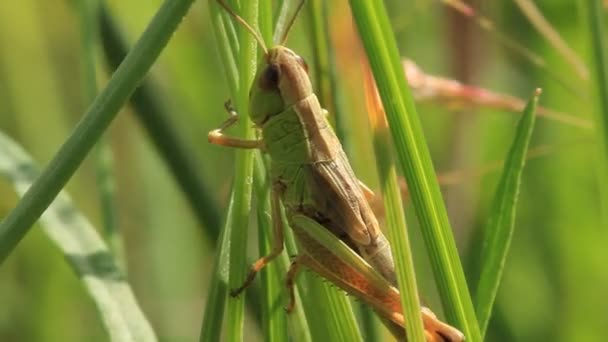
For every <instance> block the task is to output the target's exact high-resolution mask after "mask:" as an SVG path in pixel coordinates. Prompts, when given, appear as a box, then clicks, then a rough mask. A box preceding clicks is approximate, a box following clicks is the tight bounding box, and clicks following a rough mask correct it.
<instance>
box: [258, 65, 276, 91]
mask: <svg viewBox="0 0 608 342" xmlns="http://www.w3.org/2000/svg"><path fill="white" fill-rule="evenodd" d="M279 77H280V72H279V66H278V65H276V64H269V65H268V67H266V70H264V73H263V74H262V77H260V88H262V89H266V90H269V89H276V88H278V86H279Z"/></svg>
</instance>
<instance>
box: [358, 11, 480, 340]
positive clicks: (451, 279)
mask: <svg viewBox="0 0 608 342" xmlns="http://www.w3.org/2000/svg"><path fill="white" fill-rule="evenodd" d="M350 4H351V9H352V11H353V16H354V18H355V22H356V24H357V27H358V29H359V33H360V35H361V38H362V40H363V44H364V47H365V51H366V53H367V56H368V59H369V61H370V65H371V68H372V71H373V74H374V78H375V80H376V83H377V85H378V90H379V93H380V96H381V98H382V102H383V104H384V108H385V110H386V113H387V118H388V121H389V124H390V129H391V133H392V137H393V143H394V146H395V150H396V152H397V155H398V157H399V161H400V166H401V168H402V170H403V173H404V175H405V177H406V179H407V182H408V185H409V188H410V191H411V194H412V202H413V204H414V209H415V211H416V215H417V217H418V220H419V222H420V224H421V229H422V233H423V236H424V240H425V244H426V245H427V250H428V252H429V255H430V259H431V262H432V266H433V272H434V274H435V279H436V281H437V285H438V288H439V294H440V296H441V299H442V302H443V306H444V309H445V311H446V313H447V315H448V318H449V320H450V321H451V322H453V323H454V324H455V325H456V326H457V327H458V328H460V329H461V330H462V331H463V333H464V334H465V336H466V337H467V339H468V340H469V341H474V342H476V341H480V340H481V336H480V333H479V327H478V325H477V321H476V318H475V312H474V309H473V303H472V301H471V297H470V294H469V292H468V288H467V283H466V280H465V277H464V272H463V269H462V265H461V263H460V259H459V256H458V251H457V249H456V244H455V242H454V237H453V235H452V232H451V228H450V224H449V221H448V217H447V212H446V209H445V205H444V203H443V200H442V198H441V193H440V191H439V185H438V184H437V180H436V175H435V171H434V169H433V164H432V161H431V158H430V153H429V151H428V147H427V146H426V143H425V139H424V135H423V132H422V128H421V126H420V122H419V118H418V115H417V113H416V108H415V106H414V103H413V100H412V96H411V94H410V90H409V88H408V85H407V82H406V80H405V77H404V74H403V70H402V67H401V64H400V58H399V53H398V50H397V45H396V42H395V38H394V36H393V33H392V31H391V28H390V25H389V22H388V17H387V13H386V9H385V8H384V5H383V3H382V1H380V0H374V1H365V0H351V1H350Z"/></svg>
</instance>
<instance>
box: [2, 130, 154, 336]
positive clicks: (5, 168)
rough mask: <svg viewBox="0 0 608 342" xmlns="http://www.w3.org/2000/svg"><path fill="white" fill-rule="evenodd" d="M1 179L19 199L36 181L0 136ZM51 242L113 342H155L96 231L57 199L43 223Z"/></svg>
mask: <svg viewBox="0 0 608 342" xmlns="http://www.w3.org/2000/svg"><path fill="white" fill-rule="evenodd" d="M0 175H2V176H3V177H6V178H7V179H9V180H10V182H11V183H12V185H13V186H14V188H15V190H16V191H17V193H18V194H19V195H20V196H23V195H24V194H25V193H26V192H27V189H28V188H29V187H30V186H31V185H32V183H33V182H34V180H35V179H36V177H38V175H39V171H38V167H37V166H36V165H35V164H34V162H33V161H32V159H31V158H30V157H29V156H28V155H27V153H26V152H25V151H24V150H23V149H22V148H21V147H20V146H18V145H17V144H16V143H15V142H13V141H12V140H11V139H9V138H8V137H7V136H5V135H3V134H1V133H0ZM41 224H42V228H43V230H44V232H45V233H46V235H47V236H48V237H49V238H50V239H51V241H52V242H53V243H55V245H57V247H59V249H61V251H62V253H64V254H65V257H66V259H67V260H68V261H69V262H70V265H71V266H72V268H73V269H74V272H75V273H76V274H77V275H78V276H79V278H80V279H81V281H82V284H83V285H84V287H85V288H86V290H87V292H88V293H89V295H90V296H91V298H92V299H93V301H94V302H95V305H96V306H97V309H98V310H99V313H100V316H101V319H102V321H103V323H104V325H105V328H106V329H107V331H108V334H109V336H110V340H111V341H156V336H155V334H154V331H153V330H152V327H151V326H150V323H148V321H147V320H146V318H145V316H144V314H143V313H142V311H141V309H140V308H139V306H138V304H137V301H136V299H135V296H134V295H133V292H132V290H131V287H130V286H129V284H128V283H127V280H126V277H125V275H124V273H123V272H122V271H121V270H120V269H119V268H118V266H117V264H116V261H115V259H114V258H113V257H112V253H111V252H110V250H109V249H108V247H107V246H106V245H105V243H104V242H103V239H102V238H101V237H100V236H99V234H98V233H97V231H96V230H95V228H94V227H93V226H92V225H91V223H89V221H88V220H87V219H86V218H85V217H84V216H83V215H82V214H80V213H79V212H78V210H77V209H76V208H75V207H74V205H73V203H72V201H71V200H70V198H69V197H68V196H67V195H66V194H64V193H60V194H58V196H57V197H56V199H55V200H54V201H53V203H52V204H51V205H50V206H49V207H48V209H47V210H46V212H45V213H44V215H42V217H41Z"/></svg>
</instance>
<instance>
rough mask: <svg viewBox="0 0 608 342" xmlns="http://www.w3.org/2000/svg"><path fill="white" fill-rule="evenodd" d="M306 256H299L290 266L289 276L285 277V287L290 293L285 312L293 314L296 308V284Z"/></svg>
mask: <svg viewBox="0 0 608 342" xmlns="http://www.w3.org/2000/svg"><path fill="white" fill-rule="evenodd" d="M305 257H306V256H305V255H298V256H296V258H295V259H294V260H293V261H292V262H291V265H289V270H287V276H286V277H285V285H286V286H287V292H289V303H288V304H287V306H286V307H285V312H287V313H291V312H292V311H293V309H294V308H295V306H296V293H295V288H294V286H295V284H296V277H297V276H298V274H299V273H300V270H301V268H300V266H301V265H302V260H303V259H304V258H305Z"/></svg>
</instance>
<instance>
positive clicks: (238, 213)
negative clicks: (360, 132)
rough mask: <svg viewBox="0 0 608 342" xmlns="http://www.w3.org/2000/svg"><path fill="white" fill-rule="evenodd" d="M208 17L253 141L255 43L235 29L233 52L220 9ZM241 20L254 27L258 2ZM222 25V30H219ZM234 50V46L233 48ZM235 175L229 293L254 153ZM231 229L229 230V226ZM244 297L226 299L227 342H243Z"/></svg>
mask: <svg viewBox="0 0 608 342" xmlns="http://www.w3.org/2000/svg"><path fill="white" fill-rule="evenodd" d="M209 5H210V9H211V16H212V17H213V18H216V20H215V21H214V23H215V24H216V25H214V28H215V34H216V36H217V39H216V41H217V42H218V48H219V50H220V52H221V54H222V57H223V59H224V60H223V62H224V67H225V69H226V70H227V71H228V73H227V75H226V76H227V78H228V81H229V82H228V83H229V85H230V89H231V91H232V94H231V95H232V99H234V103H235V105H236V109H237V110H238V112H239V113H241V117H240V122H239V124H238V125H237V126H238V127H237V129H236V131H237V132H238V133H237V135H238V136H239V137H242V138H244V139H253V138H254V134H253V127H252V123H251V121H250V120H249V116H248V115H247V114H248V113H249V89H250V86H251V82H252V81H253V76H254V74H255V65H256V63H255V60H256V48H255V41H254V39H253V37H252V36H251V33H250V32H248V31H247V30H246V29H245V28H244V27H242V26H238V30H237V32H238V46H239V49H238V51H236V52H235V51H233V48H231V43H230V39H229V37H228V36H227V35H226V34H225V32H227V31H226V29H229V27H230V26H232V24H231V23H228V22H222V21H221V20H217V19H219V18H220V17H219V16H222V15H223V16H226V17H227V13H225V11H224V10H223V9H222V8H220V6H219V4H218V3H217V2H216V1H214V0H210V1H209ZM240 15H241V17H242V18H243V19H244V20H245V21H246V22H247V23H248V24H250V25H252V26H253V27H256V26H257V18H258V1H247V2H245V3H243V4H242V8H241V11H240ZM222 23H225V24H226V25H225V26H222ZM232 46H234V44H232ZM233 61H238V71H236V69H233V67H232V65H233ZM235 153H236V160H235V172H234V186H233V189H232V198H231V203H230V208H231V211H230V216H229V217H228V219H227V223H226V226H225V227H224V229H226V230H228V229H229V230H230V234H229V235H230V236H229V238H230V251H229V259H230V262H229V270H228V272H229V282H228V284H229V286H230V288H231V289H235V288H238V287H240V286H241V285H242V284H243V282H244V280H245V275H246V274H247V268H248V266H249V265H248V264H247V260H246V249H247V248H246V247H247V235H248V234H247V233H248V232H247V231H248V229H247V228H248V221H249V213H250V211H251V191H252V183H253V182H252V179H253V151H246V150H237V151H236V152H235ZM229 225H230V226H229ZM244 297H245V296H244V294H241V295H240V296H239V297H236V298H229V299H228V307H227V310H226V317H225V319H226V322H227V335H226V337H225V339H226V341H233V342H237V341H242V340H243V324H244V303H245V298H244Z"/></svg>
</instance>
